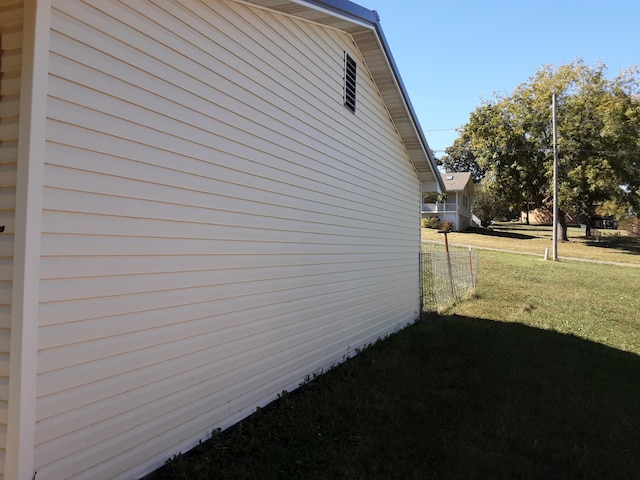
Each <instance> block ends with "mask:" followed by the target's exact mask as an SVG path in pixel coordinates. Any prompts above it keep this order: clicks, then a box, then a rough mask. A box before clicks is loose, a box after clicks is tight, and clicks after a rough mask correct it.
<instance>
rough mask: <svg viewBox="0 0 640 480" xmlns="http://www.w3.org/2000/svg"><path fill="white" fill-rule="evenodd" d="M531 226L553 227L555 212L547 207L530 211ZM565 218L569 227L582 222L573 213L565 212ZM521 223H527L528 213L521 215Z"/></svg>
mask: <svg viewBox="0 0 640 480" xmlns="http://www.w3.org/2000/svg"><path fill="white" fill-rule="evenodd" d="M528 216H529V225H552V224H553V211H552V210H551V209H550V208H547V207H539V208H536V209H534V210H529V215H528ZM565 217H566V220H567V224H568V225H577V224H580V221H579V220H578V219H577V218H576V215H574V214H573V213H571V212H565ZM520 222H521V223H525V224H526V223H527V212H521V213H520Z"/></svg>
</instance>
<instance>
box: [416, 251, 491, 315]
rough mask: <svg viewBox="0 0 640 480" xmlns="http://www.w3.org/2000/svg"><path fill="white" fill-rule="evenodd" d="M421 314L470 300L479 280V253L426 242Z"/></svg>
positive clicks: (423, 261)
mask: <svg viewBox="0 0 640 480" xmlns="http://www.w3.org/2000/svg"><path fill="white" fill-rule="evenodd" d="M421 250H422V251H421V253H420V264H421V266H422V310H423V311H424V312H434V311H438V310H441V309H443V308H446V307H447V306H449V305H451V304H452V303H454V302H456V301H458V300H462V299H463V298H465V297H468V296H469V295H471V294H472V293H473V291H474V290H475V286H476V282H477V280H478V251H477V250H474V249H472V248H471V247H460V246H457V245H448V246H447V245H446V244H444V243H439V242H423V243H422V249H421Z"/></svg>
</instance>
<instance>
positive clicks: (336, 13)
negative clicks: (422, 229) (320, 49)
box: [244, 0, 446, 193]
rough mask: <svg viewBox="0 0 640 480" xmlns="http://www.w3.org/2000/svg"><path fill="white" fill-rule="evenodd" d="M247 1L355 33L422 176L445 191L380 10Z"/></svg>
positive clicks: (334, 2) (304, 1) (336, 2)
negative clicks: (387, 35) (403, 80)
mask: <svg viewBox="0 0 640 480" xmlns="http://www.w3.org/2000/svg"><path fill="white" fill-rule="evenodd" d="M244 1H246V2H247V3H252V4H255V5H259V6H261V7H264V8H269V9H272V10H276V11H279V12H282V13H286V14H288V15H292V16H296V17H300V18H304V19H306V20H310V21H313V22H317V23H320V24H323V25H327V26H330V27H333V28H337V29H339V30H342V31H344V32H346V33H349V34H350V35H352V37H353V38H354V40H355V42H356V43H357V44H358V47H359V48H360V51H361V52H362V54H363V55H364V57H365V60H366V61H367V66H368V67H369V70H370V71H371V74H372V75H373V77H374V80H375V81H376V84H377V85H378V88H379V89H380V93H381V94H382V96H383V98H384V100H385V103H386V105H387V108H388V110H389V113H390V114H391V118H392V119H393V122H394V123H395V125H396V128H397V129H398V132H399V134H400V136H401V137H402V139H403V141H404V143H405V146H406V148H407V151H408V152H409V156H410V157H411V161H412V163H413V165H414V166H415V168H416V171H417V172H418V175H419V177H420V180H421V181H422V182H435V183H436V184H437V185H438V187H439V188H440V192H439V193H444V192H446V189H445V185H444V181H443V180H442V177H441V175H440V172H439V171H438V167H437V164H436V160H435V157H434V156H433V153H432V152H431V149H430V148H429V144H428V142H427V139H426V138H425V136H424V133H423V131H422V128H421V126H420V122H419V121H418V117H417V115H416V113H415V110H414V109H413V105H412V104H411V100H410V99H409V95H408V93H407V89H406V88H405V86H404V83H403V82H402V78H401V76H400V72H399V70H398V67H397V65H396V63H395V60H394V59H393V55H392V54H391V49H390V47H389V44H388V43H387V40H386V38H385V36H384V33H383V30H382V26H381V24H380V18H379V16H378V14H377V12H375V11H374V10H369V9H367V8H365V7H362V6H360V5H358V4H356V3H353V2H350V1H347V0H244Z"/></svg>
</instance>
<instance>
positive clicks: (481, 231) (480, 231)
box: [467, 228, 536, 240]
mask: <svg viewBox="0 0 640 480" xmlns="http://www.w3.org/2000/svg"><path fill="white" fill-rule="evenodd" d="M467 232H469V233H475V234H477V235H486V236H489V237H502V238H513V239H515V240H531V239H532V238H536V237H535V236H534V235H530V234H528V233H519V232H515V231H505V230H493V229H491V228H470V229H468V230H467Z"/></svg>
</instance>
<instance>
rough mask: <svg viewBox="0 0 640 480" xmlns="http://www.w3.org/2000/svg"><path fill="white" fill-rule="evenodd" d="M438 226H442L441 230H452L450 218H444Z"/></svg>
mask: <svg viewBox="0 0 640 480" xmlns="http://www.w3.org/2000/svg"><path fill="white" fill-rule="evenodd" d="M440 228H442V230H453V222H452V221H451V220H445V221H444V222H442V225H441V226H440Z"/></svg>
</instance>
